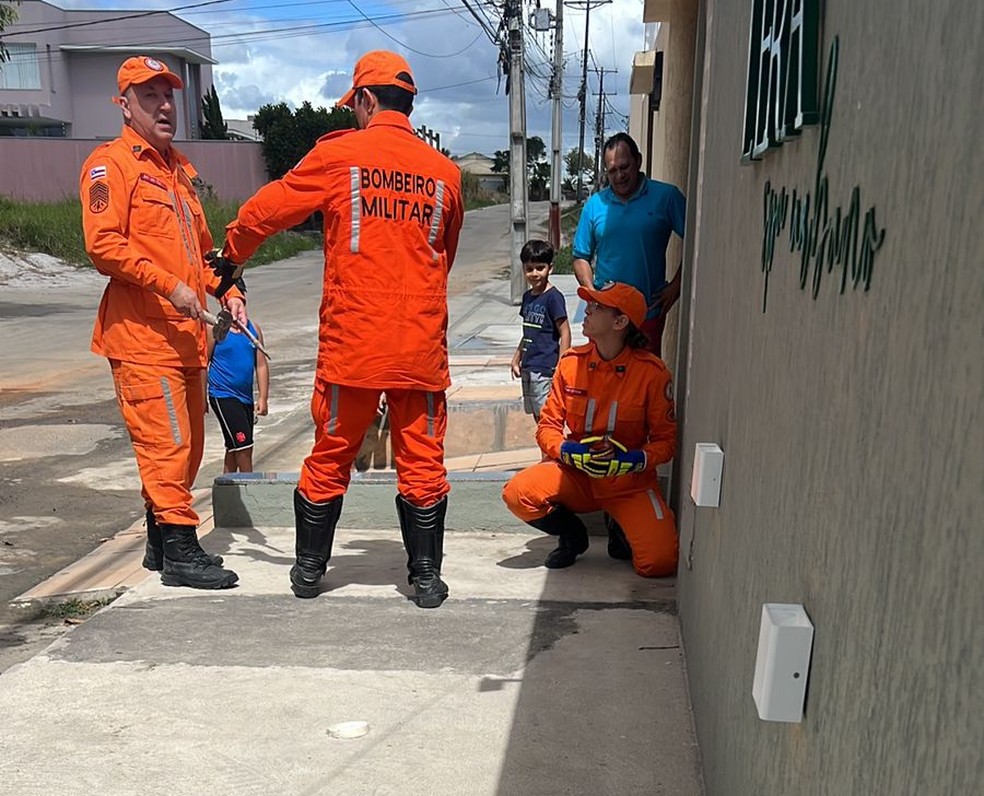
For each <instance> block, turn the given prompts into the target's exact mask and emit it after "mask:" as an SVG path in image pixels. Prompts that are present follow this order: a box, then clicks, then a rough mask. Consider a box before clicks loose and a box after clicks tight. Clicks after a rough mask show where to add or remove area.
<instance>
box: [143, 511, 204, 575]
mask: <svg viewBox="0 0 984 796" xmlns="http://www.w3.org/2000/svg"><path fill="white" fill-rule="evenodd" d="M206 555H208V557H209V558H211V559H212V563H213V564H215V566H217V567H221V566H222V556H213V555H209V554H208V553H206ZM143 567H144V569H149V570H150V571H151V572H160V571H161V570H162V569H164V540H163V539H162V538H161V529H160V526H159V525H158V524H157V518H156V517H155V516H154V511H153V509H147V547H146V549H145V550H144V558H143Z"/></svg>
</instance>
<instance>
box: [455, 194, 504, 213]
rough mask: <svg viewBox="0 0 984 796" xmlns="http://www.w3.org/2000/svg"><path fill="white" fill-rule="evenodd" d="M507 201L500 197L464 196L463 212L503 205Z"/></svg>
mask: <svg viewBox="0 0 984 796" xmlns="http://www.w3.org/2000/svg"><path fill="white" fill-rule="evenodd" d="M507 201H508V199H503V198H502V197H501V196H466V197H465V212H467V211H469V210H478V209H479V208H482V207H491V206H492V205H501V204H505V203H506V202H507Z"/></svg>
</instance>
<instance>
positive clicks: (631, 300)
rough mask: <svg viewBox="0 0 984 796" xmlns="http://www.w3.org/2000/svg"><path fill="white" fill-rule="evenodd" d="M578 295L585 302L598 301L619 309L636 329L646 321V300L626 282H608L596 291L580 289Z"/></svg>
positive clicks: (603, 304)
mask: <svg viewBox="0 0 984 796" xmlns="http://www.w3.org/2000/svg"><path fill="white" fill-rule="evenodd" d="M577 294H578V295H579V296H580V297H581V298H583V299H584V300H585V301H597V302H598V303H599V304H601V305H602V306H605V307H612V308H613V309H617V310H618V311H619V312H621V313H622V314H623V315H627V316H628V318H629V320H630V321H632V325H633V326H635V328H636V329H641V328H642V324H643V323H644V322H645V320H646V299H645V298H643V295H642V293H640V292H639V291H638V290H636V289H635V288H634V287H632V285H627V284H625V282H606V283H605V284H604V285H602V286H601V287H599V288H596V289H594V290H591V289H589V288H586V287H579V288H578V289H577Z"/></svg>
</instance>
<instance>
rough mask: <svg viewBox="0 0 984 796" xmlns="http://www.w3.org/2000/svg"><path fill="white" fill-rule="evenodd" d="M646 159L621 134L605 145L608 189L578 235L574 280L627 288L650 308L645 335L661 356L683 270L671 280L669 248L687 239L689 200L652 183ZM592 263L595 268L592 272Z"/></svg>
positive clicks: (587, 208)
mask: <svg viewBox="0 0 984 796" xmlns="http://www.w3.org/2000/svg"><path fill="white" fill-rule="evenodd" d="M641 168H642V154H641V153H640V152H639V147H638V146H637V145H636V142H635V141H633V140H632V137H631V136H629V135H627V134H626V133H616V134H615V135H613V136H612V137H611V138H609V139H608V141H606V142H605V169H606V171H607V172H608V183H609V184H608V187H607V188H605V189H604V190H603V191H600V192H599V193H596V194H593V195H592V196H591V198H589V199H588V201H587V202H586V203H585V205H584V209H583V210H582V211H581V220H580V222H579V223H578V225H577V232H576V233H575V234H574V246H573V249H574V252H573V253H574V275H575V276H576V277H577V281H578V282H579V283H580V284H582V285H584V286H585V287H587V288H589V289H590V288H592V287H594V288H599V287H601V286H602V285H604V284H605V283H606V282H627V283H628V284H630V285H632V286H633V287H634V288H636V289H637V290H639V292H641V293H642V295H644V296H645V297H646V299H647V301H648V302H649V312H648V313H647V315H646V322H645V324H643V327H642V331H643V332H645V333H646V335H647V336H648V337H649V347H650V350H652V351H653V353H655V354H656V355H657V356H661V347H662V338H663V324H664V322H665V320H666V313H667V312H669V310H670V307H672V306H673V305H674V304H675V303H676V301H677V299H679V298H680V274H681V271H682V270H683V269H682V263H681V267H680V268H677V271H676V275H675V276H674V277H673V279H672V280H670V281H669V282H667V280H666V247H667V245H668V244H669V242H670V237H671V235H672V234H673V233H674V232H676V234H677V235H679V236H680V237H681V238H682V237H683V230H684V222H685V219H686V200H685V199H684V197H683V194H682V193H681V192H680V189H679V188H677V187H676V186H675V185H670V184H669V183H665V182H659V181H658V180H651V179H649V178H648V177H647V176H646V175H645V174H643V173H642V171H641V170H640V169H641ZM592 261H593V263H594V266H593V267H592Z"/></svg>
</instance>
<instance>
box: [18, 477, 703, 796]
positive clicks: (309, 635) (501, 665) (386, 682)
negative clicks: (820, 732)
mask: <svg viewBox="0 0 984 796" xmlns="http://www.w3.org/2000/svg"><path fill="white" fill-rule="evenodd" d="M363 497H364V495H363V493H360V492H357V493H356V494H352V495H351V496H350V498H349V499H350V500H351V501H359V500H360V499H363ZM386 500H387V502H388V503H389V504H390V505H392V502H391V496H386ZM344 519H345V513H344V512H343V523H342V524H343V525H345V522H344ZM393 525H394V527H389V528H371V529H370V528H353V527H344V528H341V529H340V530H339V532H338V534H337V537H336V544H335V556H334V557H333V559H332V566H331V569H330V570H329V574H328V576H327V578H326V580H325V589H326V591H325V593H323V594H322V595H320V596H319V597H318V598H316V599H314V600H307V601H304V600H298V599H296V598H294V597H293V596H292V595H291V594H290V593H289V591H288V588H287V570H288V568H289V566H290V563H291V561H292V553H293V531H292V529H291V528H284V527H265V528H238V529H234V528H218V529H216V530H214V531H213V532H212V533H211V534H209V536H208V538H207V541H206V545H207V547H208V548H209V549H210V550H213V551H216V552H221V553H222V554H223V555H224V556H225V557H226V560H227V561H228V563H229V565H230V566H231V567H233V568H234V569H235V570H236V571H238V572H239V574H240V578H241V580H240V585H239V586H238V587H237V588H235V589H232V590H229V591H223V592H195V591H192V590H189V589H168V588H166V587H164V586H162V585H161V584H160V583H159V581H158V579H157V578H153V577H149V578H146V579H144V580H143V581H142V582H141V583H139V584H137V585H136V586H134V587H133V588H131V589H130V590H129V591H128V592H127V593H126V594H124V595H123V596H122V597H121V598H120V599H118V600H117V601H116V602H114V603H113V604H111V605H110V606H108V607H106V608H104V609H103V610H101V611H100V612H99V613H98V614H96V615H95V616H94V617H92V618H91V619H89V620H88V621H87V622H85V624H83V625H80V626H78V627H75V628H73V629H72V630H71V631H69V632H68V633H67V634H66V635H65V636H64V637H63V638H62V639H60V640H59V641H57V642H56V643H55V644H53V645H52V646H51V647H49V648H48V649H47V650H46V651H45V652H44V653H42V654H41V655H38V656H35V657H34V658H33V659H31V660H30V661H28V662H26V663H24V664H20V665H19V666H15V667H13V668H11V669H10V670H8V671H7V672H6V673H4V674H3V675H2V677H0V715H2V716H3V717H4V719H3V722H2V723H0V793H3V794H17V796H27V795H28V794H50V793H59V794H93V793H100V794H131V793H132V794H173V793H236V794H339V793H344V794H353V795H359V794H397V793H431V794H437V795H442V794H446V795H447V796H484V795H485V794H488V795H489V796H492V794H501V795H504V796H505V795H512V794H515V795H516V796H529V795H542V796H547V795H548V794H557V795H558V796H560V794H585V796H588V795H589V794H590V796H599V795H600V794H613V796H614V795H615V794H618V795H619V796H625V795H626V794H639V795H640V796H641V795H642V794H660V793H662V794H672V795H673V796H687V795H688V794H698V793H700V785H699V774H698V764H697V750H696V747H695V742H694V736H693V731H692V725H691V717H690V712H689V704H688V700H687V695H686V686H685V678H684V669H683V661H682V656H681V651H680V645H679V636H678V628H677V621H676V616H675V599H674V587H673V584H672V582H670V581H661V580H645V579H642V578H639V577H637V576H635V574H634V573H633V572H632V571H631V568H630V567H629V566H628V565H627V564H626V563H625V562H618V561H613V560H611V559H609V558H608V557H607V556H606V554H605V550H604V540H603V539H597V538H596V539H595V543H594V545H593V546H592V548H591V549H590V550H589V551H588V553H587V554H586V555H585V556H584V557H583V558H582V559H581V560H580V561H579V562H578V564H577V565H576V566H575V567H572V568H571V569H569V570H562V571H550V570H546V569H544V568H543V567H542V566H541V563H542V560H543V557H544V556H545V555H546V553H547V552H548V550H549V549H550V548H551V547H552V541H551V540H550V539H548V538H545V537H542V536H540V535H534V534H532V533H528V532H526V531H523V530H521V529H520V528H518V527H514V528H511V529H506V530H502V531H496V532H489V531H486V532H482V533H470V532H452V533H449V534H448V535H447V539H446V559H445V565H444V570H445V575H446V578H447V581H448V583H449V586H450V589H451V597H450V599H449V600H448V601H447V602H446V603H445V604H444V606H443V607H441V608H440V609H438V610H433V611H423V610H421V609H418V608H416V607H415V606H413V605H412V604H411V603H410V602H409V600H408V599H407V598H406V596H405V595H406V594H407V587H406V585H405V583H406V580H405V564H406V559H405V554H404V552H403V548H402V544H401V542H400V536H399V531H397V530H396V528H395V519H394V523H393ZM347 721H365V722H368V727H369V731H368V734H366V735H365V736H364V737H361V738H358V739H353V740H342V739H337V738H333V737H331V735H330V734H329V732H330V729H331V728H332V727H333V726H334V725H336V724H338V723H340V722H347Z"/></svg>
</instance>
